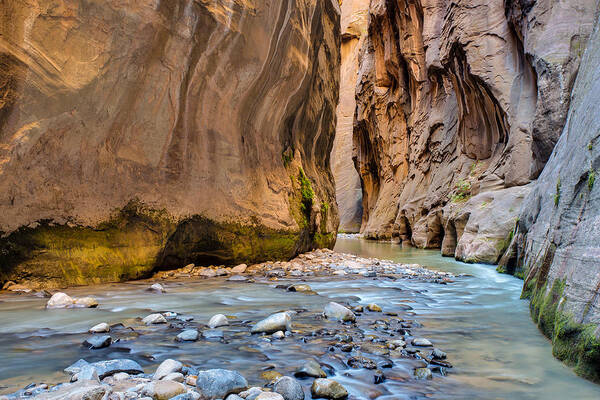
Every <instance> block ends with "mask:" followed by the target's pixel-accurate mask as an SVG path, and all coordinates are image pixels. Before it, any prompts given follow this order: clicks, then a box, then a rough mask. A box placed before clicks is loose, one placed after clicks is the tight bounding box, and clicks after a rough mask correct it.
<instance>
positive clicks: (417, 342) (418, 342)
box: [411, 338, 433, 347]
mask: <svg viewBox="0 0 600 400" xmlns="http://www.w3.org/2000/svg"><path fill="white" fill-rule="evenodd" d="M411 343H412V345H413V346H419V347H428V346H433V344H432V343H431V342H430V341H429V340H428V339H425V338H414V339H413V340H412V342H411Z"/></svg>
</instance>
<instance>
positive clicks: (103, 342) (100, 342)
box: [83, 335, 112, 349]
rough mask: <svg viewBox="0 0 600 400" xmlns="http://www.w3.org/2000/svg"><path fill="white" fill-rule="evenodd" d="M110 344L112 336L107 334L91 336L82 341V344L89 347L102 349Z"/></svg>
mask: <svg viewBox="0 0 600 400" xmlns="http://www.w3.org/2000/svg"><path fill="white" fill-rule="evenodd" d="M111 344H112V338H111V337H110V336H108V335H102V336H92V337H89V338H87V339H86V340H85V341H84V342H83V345H84V346H85V347H87V348H89V349H103V348H105V347H108V346H110V345H111Z"/></svg>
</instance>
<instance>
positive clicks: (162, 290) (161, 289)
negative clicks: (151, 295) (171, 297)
mask: <svg viewBox="0 0 600 400" xmlns="http://www.w3.org/2000/svg"><path fill="white" fill-rule="evenodd" d="M148 291H150V292H155V293H166V292H167V291H166V290H165V288H164V287H163V285H161V284H160V283H155V284H153V285H152V286H150V287H149V288H148Z"/></svg>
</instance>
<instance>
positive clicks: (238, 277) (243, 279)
mask: <svg viewBox="0 0 600 400" xmlns="http://www.w3.org/2000/svg"><path fill="white" fill-rule="evenodd" d="M227 280H228V281H232V282H246V281H248V277H246V276H243V275H233V276H230V277H229V278H227Z"/></svg>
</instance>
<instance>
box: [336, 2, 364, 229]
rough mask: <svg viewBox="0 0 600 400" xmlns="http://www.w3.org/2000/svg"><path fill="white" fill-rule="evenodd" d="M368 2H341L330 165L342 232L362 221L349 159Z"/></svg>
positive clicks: (356, 182)
mask: <svg viewBox="0 0 600 400" xmlns="http://www.w3.org/2000/svg"><path fill="white" fill-rule="evenodd" d="M369 3H370V0H345V1H343V2H342V5H341V11H342V18H341V24H342V25H341V32H342V48H341V55H342V62H341V74H340V101H339V104H338V108H337V127H336V134H335V140H334V142H333V150H332V152H331V159H332V161H331V168H332V172H333V176H334V178H335V186H336V198H337V202H338V210H339V213H340V227H339V229H340V230H341V231H344V232H359V231H360V224H361V221H362V188H361V184H360V177H359V176H358V173H357V171H356V169H355V168H354V163H353V161H352V135H353V130H354V110H355V109H356V100H355V90H356V81H357V76H358V55H359V52H360V49H361V47H362V45H363V43H364V40H365V38H366V36H367V27H368V16H369V14H368V10H369Z"/></svg>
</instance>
